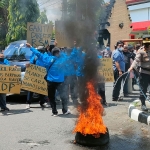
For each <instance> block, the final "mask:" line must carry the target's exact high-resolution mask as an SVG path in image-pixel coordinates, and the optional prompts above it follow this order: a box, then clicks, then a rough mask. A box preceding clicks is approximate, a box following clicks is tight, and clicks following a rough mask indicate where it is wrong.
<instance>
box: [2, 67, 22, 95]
mask: <svg viewBox="0 0 150 150" xmlns="http://www.w3.org/2000/svg"><path fill="white" fill-rule="evenodd" d="M20 87H21V68H20V67H17V68H16V67H14V66H4V65H0V93H6V94H9V93H14V94H20Z"/></svg>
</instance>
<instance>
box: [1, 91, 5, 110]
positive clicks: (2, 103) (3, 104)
mask: <svg viewBox="0 0 150 150" xmlns="http://www.w3.org/2000/svg"><path fill="white" fill-rule="evenodd" d="M0 108H1V109H5V108H6V94H2V93H1V94H0Z"/></svg>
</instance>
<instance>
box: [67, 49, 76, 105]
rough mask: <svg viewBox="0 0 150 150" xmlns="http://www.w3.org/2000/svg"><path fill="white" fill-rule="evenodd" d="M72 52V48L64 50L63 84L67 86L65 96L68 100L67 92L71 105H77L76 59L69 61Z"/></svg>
mask: <svg viewBox="0 0 150 150" xmlns="http://www.w3.org/2000/svg"><path fill="white" fill-rule="evenodd" d="M71 52H72V48H67V49H66V54H65V57H66V64H65V82H64V83H65V84H66V86H67V88H66V92H65V93H66V94H67V97H68V100H69V92H70V94H71V99H72V101H73V103H74V104H75V105H76V104H77V98H78V96H77V77H76V59H71V60H70V59H69V57H70V55H71Z"/></svg>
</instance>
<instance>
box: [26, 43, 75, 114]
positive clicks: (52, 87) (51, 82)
mask: <svg viewBox="0 0 150 150" xmlns="http://www.w3.org/2000/svg"><path fill="white" fill-rule="evenodd" d="M26 45H27V47H30V50H31V51H32V52H33V53H34V54H35V55H36V56H37V57H38V59H40V60H41V61H43V62H44V63H46V64H47V65H48V66H50V68H49V69H48V70H47V79H46V80H47V84H48V97H49V99H50V104H51V108H52V113H53V116H57V115H58V111H57V108H56V102H55V94H56V93H55V92H56V90H57V89H58V88H59V86H60V84H61V83H62V82H64V64H65V63H66V58H65V57H62V56H60V49H59V48H57V47H55V48H53V50H52V56H48V55H44V54H42V53H40V52H39V51H37V50H36V49H35V48H33V47H32V46H31V45H30V44H29V43H27V44H26ZM75 56H76V49H74V50H73V51H72V53H71V55H70V58H69V59H72V58H73V57H75ZM64 94H65V93H64ZM60 96H61V95H60ZM61 100H62V112H63V114H68V107H67V101H66V99H64V98H63V96H61Z"/></svg>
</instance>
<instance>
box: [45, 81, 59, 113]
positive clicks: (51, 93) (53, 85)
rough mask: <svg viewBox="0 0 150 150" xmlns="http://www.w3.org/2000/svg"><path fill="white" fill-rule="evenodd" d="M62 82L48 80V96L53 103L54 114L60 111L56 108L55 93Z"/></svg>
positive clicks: (51, 103)
mask: <svg viewBox="0 0 150 150" xmlns="http://www.w3.org/2000/svg"><path fill="white" fill-rule="evenodd" d="M60 84H61V83H58V82H48V98H49V100H50V105H51V108H52V113H53V114H57V113H58V111H57V109H56V101H55V94H56V90H57V89H58V87H59V85H60Z"/></svg>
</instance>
